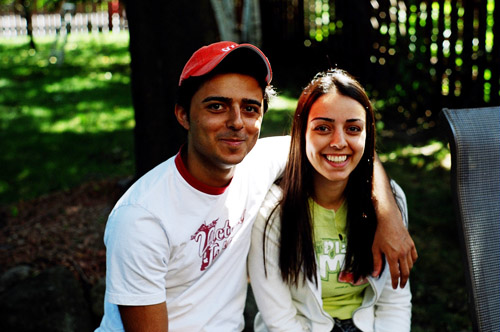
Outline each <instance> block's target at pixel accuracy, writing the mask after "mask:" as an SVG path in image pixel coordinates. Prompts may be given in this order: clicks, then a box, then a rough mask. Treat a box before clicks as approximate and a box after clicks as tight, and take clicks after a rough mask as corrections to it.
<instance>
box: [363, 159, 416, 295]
mask: <svg viewBox="0 0 500 332" xmlns="http://www.w3.org/2000/svg"><path fill="white" fill-rule="evenodd" d="M375 157H376V158H375V160H374V163H373V200H374V201H373V203H374V207H375V213H376V214H377V221H378V224H377V231H376V232H375V238H374V239H373V245H372V253H373V274H372V275H373V276H374V277H376V276H378V275H380V272H381V270H382V262H383V257H384V256H383V255H384V254H385V257H386V258H387V262H388V263H389V269H390V272H391V278H392V287H393V288H394V289H396V288H397V287H398V281H399V284H400V287H401V288H403V287H404V286H405V285H406V283H407V282H408V278H409V277H410V270H411V269H412V267H413V264H414V263H415V261H416V260H417V258H418V254H417V249H416V248H415V243H413V240H412V238H411V237H410V234H409V233H408V230H407V229H406V227H405V225H404V222H403V217H402V215H401V212H400V211H399V208H398V205H397V204H396V200H395V198H394V195H393V193H392V188H391V185H390V183H389V179H388V177H387V174H386V173H385V170H384V167H383V166H382V163H381V162H380V160H379V159H378V156H377V155H376V156H375Z"/></svg>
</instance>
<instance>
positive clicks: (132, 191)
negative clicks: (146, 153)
mask: <svg viewBox="0 0 500 332" xmlns="http://www.w3.org/2000/svg"><path fill="white" fill-rule="evenodd" d="M174 158H175V157H171V158H169V159H168V160H166V161H164V162H162V163H161V164H159V165H157V166H156V167H154V168H153V169H151V170H150V171H148V172H147V173H146V174H144V175H143V176H141V177H140V178H139V179H137V181H135V182H134V183H133V184H132V186H130V188H129V189H128V190H127V191H126V192H125V194H123V196H122V197H121V198H120V200H119V201H118V203H117V205H116V206H115V208H116V207H117V206H119V205H130V204H140V203H141V202H143V201H147V200H149V199H151V198H154V197H158V191H159V190H160V191H161V190H163V188H165V186H166V185H167V184H168V182H169V181H170V180H171V178H172V175H173V174H174V172H175V162H174Z"/></svg>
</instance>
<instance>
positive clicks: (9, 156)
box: [0, 33, 471, 332]
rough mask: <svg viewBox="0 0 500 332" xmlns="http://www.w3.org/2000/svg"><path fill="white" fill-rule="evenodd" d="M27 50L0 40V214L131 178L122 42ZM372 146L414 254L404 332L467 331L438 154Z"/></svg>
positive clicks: (110, 38)
mask: <svg viewBox="0 0 500 332" xmlns="http://www.w3.org/2000/svg"><path fill="white" fill-rule="evenodd" d="M27 43H28V40H27V39H25V38H16V39H0V151H1V152H2V153H1V154H0V165H1V166H0V168H1V172H0V206H2V205H3V206H9V204H11V203H15V202H18V201H20V200H29V199H32V198H35V197H40V196H42V195H44V194H47V193H49V192H53V191H60V190H64V189H68V188H72V187H74V186H76V185H79V184H81V183H84V182H86V181H88V180H96V179H106V178H116V177H126V176H130V175H132V174H133V173H134V155H133V127H134V116H133V108H132V106H131V99H130V78H129V77H130V75H129V74H130V69H129V62H130V57H129V53H128V49H127V45H128V35H127V34H126V33H120V34H93V35H70V36H69V38H68V40H67V41H58V42H57V43H56V42H55V39H54V37H51V38H38V39H37V40H36V43H37V47H38V50H37V51H36V52H30V51H29V50H28V48H27ZM62 49H64V58H63V57H62V54H63V53H62V52H61V50H62ZM277 88H278V91H279V88H280V87H279V86H278V87H277ZM281 92H282V97H280V98H278V99H277V100H275V101H273V102H272V103H271V107H270V111H269V112H268V114H267V115H266V117H265V120H264V125H263V131H262V136H269V135H279V134H283V133H286V132H287V129H286V128H287V126H288V125H289V123H290V116H291V115H290V114H291V112H292V110H293V109H294V107H295V102H296V101H295V99H294V98H293V97H297V96H292V97H288V95H287V93H286V91H281ZM380 141H381V143H382V144H381V145H380V149H379V153H380V156H381V159H382V160H383V161H384V163H385V167H386V170H387V171H388V173H389V174H390V176H391V177H393V178H394V179H396V180H397V182H398V183H399V184H400V185H401V186H402V187H403V189H404V190H405V192H406V195H407V198H408V205H409V215H410V231H411V233H412V236H413V238H414V240H415V243H416V244H417V248H418V251H419V260H418V262H417V264H416V265H415V266H414V268H413V270H412V276H411V287H412V293H413V318H412V319H413V324H412V325H413V328H412V331H416V332H424V331H453V332H458V331H470V330H471V326H470V321H469V318H468V313H467V297H466V294H465V286H464V285H465V283H464V274H463V271H462V265H461V257H460V252H459V246H458V242H457V231H456V227H455V226H456V225H455V219H454V214H453V210H452V203H451V193H450V186H449V176H450V174H449V171H448V168H447V165H446V157H447V155H448V154H447V152H448V151H447V148H446V145H445V144H443V143H442V142H441V141H440V140H439V139H435V140H430V141H428V142H426V143H425V144H423V145H422V146H412V145H410V144H409V143H408V142H402V141H396V142H395V141H393V140H391V139H390V138H381V140H380ZM9 213H12V214H15V213H17V212H16V211H15V209H12V210H10V212H9Z"/></svg>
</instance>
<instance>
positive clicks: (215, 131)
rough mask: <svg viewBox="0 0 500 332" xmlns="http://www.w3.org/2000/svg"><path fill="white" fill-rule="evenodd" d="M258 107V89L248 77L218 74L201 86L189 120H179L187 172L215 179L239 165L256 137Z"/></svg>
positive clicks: (260, 102)
mask: <svg viewBox="0 0 500 332" xmlns="http://www.w3.org/2000/svg"><path fill="white" fill-rule="evenodd" d="M262 105H263V93H262V89H261V87H260V86H259V84H258V83H257V80H255V79H254V78H253V77H251V76H247V75H242V74H235V73H230V74H220V75H216V76H214V77H213V78H212V79H210V80H208V81H206V82H205V83H203V84H202V85H201V87H200V88H199V89H198V91H197V92H196V93H195V94H194V95H193V97H192V99H191V107H190V111H189V119H188V117H187V116H186V117H185V118H184V120H179V121H180V122H181V125H182V126H183V127H184V128H186V129H187V130H188V169H189V170H190V171H192V170H193V167H195V168H196V169H198V170H199V169H200V168H201V169H203V170H205V171H206V172H205V173H207V174H210V173H211V172H212V173H213V174H214V175H215V174H216V173H217V172H220V171H227V170H228V169H231V168H232V166H235V165H237V164H238V163H240V162H241V161H242V160H243V158H245V156H246V155H247V154H248V152H250V150H252V148H253V147H254V145H255V143H256V142H257V139H258V137H259V133H260V127H261V123H262V117H263V113H264V112H263V106H262ZM176 112H177V111H176ZM178 118H179V116H178ZM214 172H215V173H214ZM193 175H194V174H193ZM200 180H203V179H200Z"/></svg>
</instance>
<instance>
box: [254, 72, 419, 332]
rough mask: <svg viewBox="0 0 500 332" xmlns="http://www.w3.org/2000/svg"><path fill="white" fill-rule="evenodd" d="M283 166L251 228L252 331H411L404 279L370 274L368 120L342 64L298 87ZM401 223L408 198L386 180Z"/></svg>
mask: <svg viewBox="0 0 500 332" xmlns="http://www.w3.org/2000/svg"><path fill="white" fill-rule="evenodd" d="M291 139H292V140H291V146H290V152H289V157H288V163H287V166H286V169H285V173H284V175H283V178H282V180H281V182H280V184H279V186H277V185H275V186H274V187H272V188H271V190H270V191H269V193H268V196H267V198H266V201H265V203H264V204H263V206H262V207H261V211H260V214H259V216H258V218H257V221H256V223H255V226H254V229H253V232H252V245H251V249H250V254H249V261H248V266H249V274H250V280H251V282H252V289H253V292H254V295H255V299H256V302H257V305H258V307H259V310H260V313H259V314H258V315H257V317H256V320H255V330H256V331H267V330H269V331H314V332H316V331H349V332H350V331H364V332H368V331H375V332H380V331H390V332H404V331H409V330H410V320H411V293H410V289H409V285H408V284H407V285H406V286H405V288H403V289H401V288H398V289H397V290H394V289H393V288H392V286H391V279H390V273H389V271H388V269H384V272H383V273H382V274H381V276H380V277H379V278H372V277H371V276H370V274H371V273H372V270H373V258H372V252H371V247H372V243H373V237H374V234H375V229H376V226H377V220H376V217H375V212H374V207H373V202H372V199H371V192H372V174H373V158H374V155H375V121H374V114H373V109H372V106H371V103H370V101H369V98H368V96H367V95H366V93H365V91H364V89H363V88H362V87H361V85H360V84H359V83H358V82H357V81H356V80H355V79H353V78H352V77H351V76H350V75H348V74H347V73H346V72H344V71H342V70H338V69H336V70H331V71H328V72H326V73H320V74H318V75H317V76H316V77H315V78H314V79H313V80H312V81H311V82H310V83H309V85H308V86H307V87H306V88H305V90H304V91H303V92H302V94H301V96H300V98H299V101H298V105H297V110H296V112H295V116H294V121H293V124H292V132H291ZM391 184H392V186H393V191H394V194H395V197H396V200H397V202H398V205H399V206H400V209H401V212H402V214H403V217H404V218H403V219H404V220H405V223H406V224H407V212H406V200H405V196H404V193H403V192H402V190H401V188H399V186H397V184H395V183H394V182H392V183H391Z"/></svg>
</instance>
